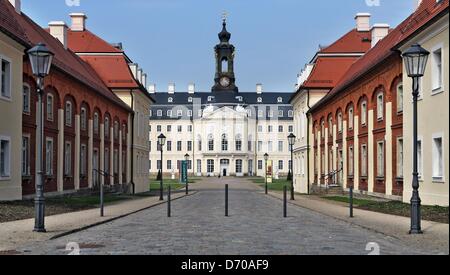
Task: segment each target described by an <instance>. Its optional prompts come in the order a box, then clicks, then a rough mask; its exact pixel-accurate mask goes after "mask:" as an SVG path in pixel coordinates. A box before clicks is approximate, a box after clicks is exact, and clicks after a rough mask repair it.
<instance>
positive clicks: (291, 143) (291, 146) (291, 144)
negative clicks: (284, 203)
mask: <svg viewBox="0 0 450 275" xmlns="http://www.w3.org/2000/svg"><path fill="white" fill-rule="evenodd" d="M296 138H297V137H296V136H295V135H294V134H293V133H291V134H290V135H289V136H288V141H289V149H290V150H291V165H290V166H289V174H290V175H291V178H290V180H291V201H293V200H295V197H294V173H293V170H294V169H293V168H294V144H295V139H296Z"/></svg>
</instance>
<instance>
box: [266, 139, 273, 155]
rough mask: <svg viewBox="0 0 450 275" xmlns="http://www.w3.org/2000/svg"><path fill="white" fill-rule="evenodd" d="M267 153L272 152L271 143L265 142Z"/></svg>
mask: <svg viewBox="0 0 450 275" xmlns="http://www.w3.org/2000/svg"><path fill="white" fill-rule="evenodd" d="M267 151H269V152H273V141H268V142H267Z"/></svg>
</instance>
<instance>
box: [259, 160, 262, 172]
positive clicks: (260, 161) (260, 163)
mask: <svg viewBox="0 0 450 275" xmlns="http://www.w3.org/2000/svg"><path fill="white" fill-rule="evenodd" d="M258 170H263V161H262V160H258Z"/></svg>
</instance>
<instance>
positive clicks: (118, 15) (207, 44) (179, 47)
mask: <svg viewBox="0 0 450 275" xmlns="http://www.w3.org/2000/svg"><path fill="white" fill-rule="evenodd" d="M415 2H416V0H313V1H306V0H126V1H124V0H39V1H36V0H22V9H23V10H24V12H25V13H26V14H27V15H28V16H30V17H31V18H32V19H33V20H35V21H36V22H37V23H39V24H40V25H41V26H47V25H48V22H50V21H54V20H58V21H59V20H63V21H66V23H68V24H69V25H70V18H69V16H68V15H69V13H72V12H84V13H86V14H87V16H88V21H87V28H88V29H89V30H90V31H92V32H94V33H95V34H97V35H99V36H100V37H102V38H103V39H105V40H106V41H108V42H111V43H116V42H122V43H123V45H124V49H125V51H126V53H127V55H128V56H129V57H130V58H131V59H132V60H133V61H134V62H135V63H138V64H139V66H140V67H142V68H143V69H144V71H145V72H147V74H148V83H155V84H156V87H157V91H161V92H163V91H167V86H168V84H169V83H175V84H176V87H177V91H186V90H187V87H188V84H189V83H195V84H196V89H197V90H198V91H204V92H207V91H210V90H211V87H212V86H213V84H214V73H215V72H214V69H215V67H214V66H215V60H214V51H213V48H214V46H215V45H216V44H217V43H218V37H217V34H218V33H219V32H220V30H221V28H222V26H221V23H222V14H223V13H224V12H227V14H228V31H229V32H231V34H232V37H231V43H233V44H234V45H235V46H236V49H237V51H236V57H235V73H236V78H237V79H236V82H237V85H238V87H239V89H240V91H242V92H253V91H255V89H256V83H262V84H263V85H264V91H270V92H292V91H293V88H294V85H295V83H296V77H297V74H298V73H299V72H300V71H301V70H302V68H303V67H304V65H305V64H306V63H308V62H309V61H310V60H311V58H312V57H313V56H314V54H315V53H316V51H317V50H318V46H319V45H328V44H330V43H332V42H333V41H335V40H336V39H338V38H339V37H340V36H342V35H343V34H345V33H346V32H348V31H349V30H350V29H352V28H354V27H355V21H354V16H355V15H356V13H358V12H369V13H371V14H372V19H371V23H372V24H373V23H388V24H390V25H391V26H392V27H394V26H396V25H398V24H399V23H400V22H401V21H403V20H404V19H405V18H406V17H407V16H408V15H409V14H410V13H411V12H412V11H413V8H414V3H415ZM78 3H79V5H77V4H78Z"/></svg>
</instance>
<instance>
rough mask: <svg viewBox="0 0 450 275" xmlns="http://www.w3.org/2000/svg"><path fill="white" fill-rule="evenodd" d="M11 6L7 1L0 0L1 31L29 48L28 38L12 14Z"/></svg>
mask: <svg viewBox="0 0 450 275" xmlns="http://www.w3.org/2000/svg"><path fill="white" fill-rule="evenodd" d="M10 6H11V5H10V4H9V3H7V1H6V0H0V30H1V31H3V32H5V33H6V34H8V35H9V36H10V37H11V38H13V39H14V40H16V41H18V42H19V43H21V44H23V45H25V46H29V42H28V38H27V36H26V34H25V32H24V30H23V29H22V28H21V27H20V25H19V24H18V23H17V21H16V20H15V17H14V16H11V14H10V12H11V10H10V9H9V7H10Z"/></svg>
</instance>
